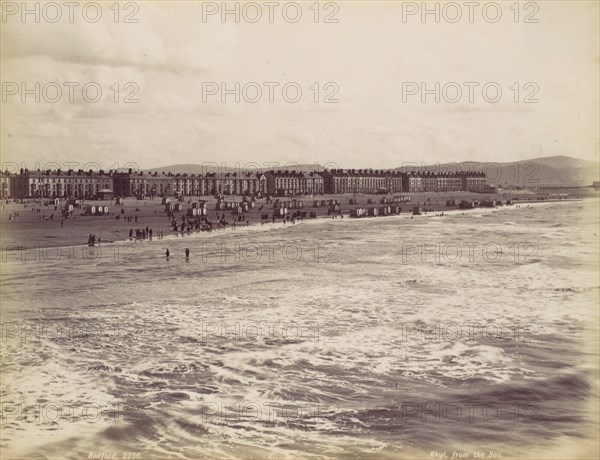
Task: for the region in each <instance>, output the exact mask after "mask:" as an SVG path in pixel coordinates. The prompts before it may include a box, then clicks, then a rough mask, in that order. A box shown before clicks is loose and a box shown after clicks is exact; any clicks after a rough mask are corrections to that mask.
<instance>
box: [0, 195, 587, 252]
mask: <svg viewBox="0 0 600 460" xmlns="http://www.w3.org/2000/svg"><path fill="white" fill-rule="evenodd" d="M590 199H591V200H594V199H596V200H597V199H598V198H597V197H585V198H567V199H550V200H517V202H516V203H515V202H513V204H511V205H503V206H494V207H491V208H488V207H476V208H473V209H456V208H454V207H453V208H446V209H440V210H433V211H427V212H425V211H421V212H422V213H421V215H413V214H412V209H409V210H408V212H402V213H401V214H391V215H387V216H371V217H367V216H365V217H358V218H356V217H350V215H349V214H344V217H343V218H342V217H341V215H339V214H338V215H336V216H335V217H333V216H327V215H319V216H317V217H315V218H304V219H303V220H297V221H296V223H291V222H287V223H284V222H283V221H282V220H281V219H277V220H276V221H275V222H271V221H270V220H269V221H267V222H264V223H263V224H261V223H260V222H253V223H250V224H244V225H242V226H237V227H235V228H234V227H233V226H232V225H228V226H227V227H223V228H217V229H214V230H212V231H201V230H192V231H191V232H190V233H189V234H188V233H187V232H186V233H185V234H181V232H178V233H177V234H174V232H172V231H171V232H169V233H167V234H165V235H164V237H163V238H158V237H156V236H154V237H153V238H152V239H149V238H146V239H136V238H129V237H125V238H122V239H115V240H103V241H102V242H101V243H97V244H96V245H95V246H89V245H88V244H85V243H54V242H53V241H52V240H49V239H47V238H48V237H46V239H44V238H36V239H23V240H21V241H19V240H18V239H16V238H10V237H9V238H5V237H4V236H2V238H1V241H2V244H1V247H0V253H5V252H6V253H7V252H9V251H15V250H17V251H30V250H36V249H38V250H41V249H43V248H57V249H58V248H86V247H92V248H103V247H109V248H110V247H114V246H118V245H119V244H124V243H126V244H132V245H145V244H150V243H157V242H165V243H167V242H169V243H170V242H176V241H183V240H184V239H192V240H196V239H200V238H204V239H211V238H214V237H217V236H222V235H231V236H235V235H243V234H249V233H255V232H257V231H261V232H268V231H279V230H284V229H286V228H293V227H295V226H296V225H302V224H307V225H310V224H313V225H316V224H322V223H325V222H330V221H332V222H333V221H335V222H339V221H374V220H379V219H410V218H413V219H418V218H434V217H438V218H441V217H456V216H463V215H464V216H465V217H466V216H469V215H470V216H473V214H474V213H477V212H479V213H481V214H488V213H491V212H497V211H502V210H505V211H510V210H516V209H520V208H521V207H523V209H526V208H527V207H529V206H535V205H544V204H554V203H573V202H583V201H587V200H590ZM402 204H403V205H406V203H402ZM517 205H525V206H521V207H518V206H517ZM370 206H376V207H379V206H385V205H370ZM409 208H412V206H409ZM347 211H348V210H345V212H347ZM111 221H114V220H112V219H107V220H104V221H102V222H111ZM259 229H262V230H259ZM3 233H4V232H3ZM11 243H13V244H14V245H12V244H11ZM24 243H38V244H37V245H36V244H33V245H31V246H29V247H28V246H24V245H23V244H24ZM39 243H45V244H43V245H42V244H39Z"/></svg>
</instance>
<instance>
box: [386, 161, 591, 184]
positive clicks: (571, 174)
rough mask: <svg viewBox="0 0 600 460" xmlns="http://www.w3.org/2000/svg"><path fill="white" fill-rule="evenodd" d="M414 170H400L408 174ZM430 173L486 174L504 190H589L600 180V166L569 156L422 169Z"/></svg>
mask: <svg viewBox="0 0 600 460" xmlns="http://www.w3.org/2000/svg"><path fill="white" fill-rule="evenodd" d="M406 169H413V168H410V167H408V168H404V167H401V168H396V170H406ZM422 169H424V170H428V171H438V172H439V171H456V170H458V169H463V170H466V171H468V170H475V171H481V170H484V171H485V172H486V176H487V178H488V183H490V184H493V185H501V186H521V187H529V188H532V187H538V186H563V187H564V186H588V185H592V182H594V181H597V180H598V179H599V177H600V163H597V162H594V161H588V160H581V159H579V158H573V157H568V156H564V155H561V156H553V157H541V158H532V159H529V160H522V161H517V162H514V163H489V162H488V163H484V162H479V163H478V162H473V161H463V162H461V163H446V164H438V165H432V166H429V167H424V168H422Z"/></svg>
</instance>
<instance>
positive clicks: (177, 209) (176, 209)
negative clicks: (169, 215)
mask: <svg viewBox="0 0 600 460" xmlns="http://www.w3.org/2000/svg"><path fill="white" fill-rule="evenodd" d="M175 211H183V205H182V204H181V203H175Z"/></svg>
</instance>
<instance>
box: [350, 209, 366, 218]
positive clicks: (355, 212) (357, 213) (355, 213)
mask: <svg viewBox="0 0 600 460" xmlns="http://www.w3.org/2000/svg"><path fill="white" fill-rule="evenodd" d="M350 217H365V208H356V209H351V210H350Z"/></svg>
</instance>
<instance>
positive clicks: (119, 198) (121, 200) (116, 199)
mask: <svg viewBox="0 0 600 460" xmlns="http://www.w3.org/2000/svg"><path fill="white" fill-rule="evenodd" d="M115 204H123V198H121V197H117V198H115Z"/></svg>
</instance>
